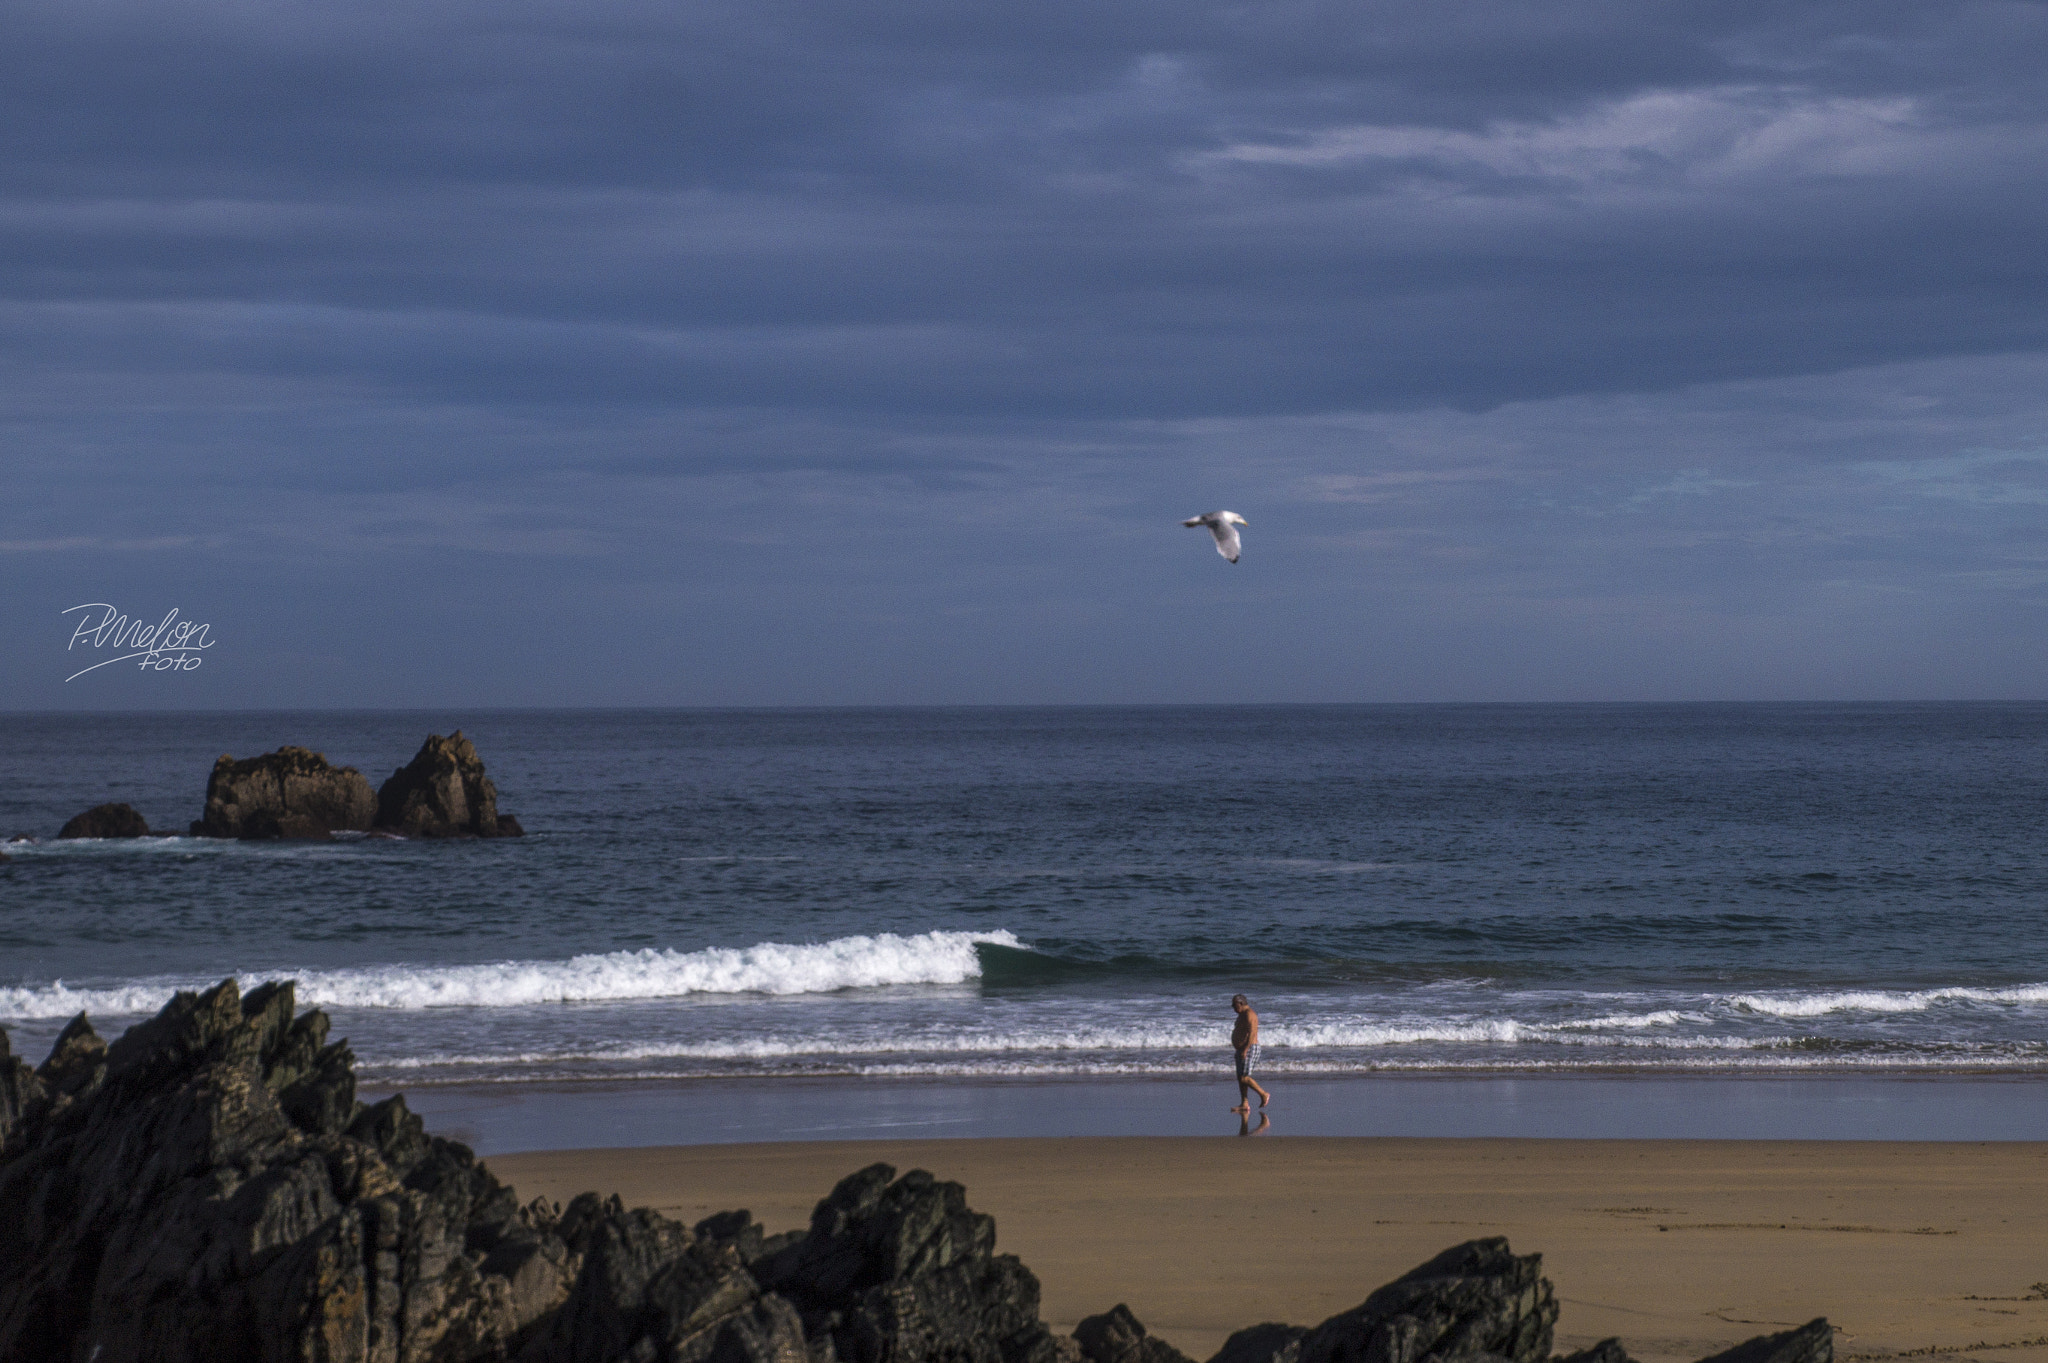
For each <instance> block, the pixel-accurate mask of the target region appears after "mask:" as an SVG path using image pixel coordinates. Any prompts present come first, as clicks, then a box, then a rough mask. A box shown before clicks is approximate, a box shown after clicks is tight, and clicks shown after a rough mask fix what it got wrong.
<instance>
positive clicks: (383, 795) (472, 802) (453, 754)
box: [377, 729, 525, 838]
mask: <svg viewBox="0 0 2048 1363" xmlns="http://www.w3.org/2000/svg"><path fill="white" fill-rule="evenodd" d="M377 827H379V828H385V829H389V830H391V831H392V832H394V833H402V834H404V835H405V836H406V837H409V838H499V837H519V836H521V835H523V834H524V832H525V830H524V829H522V828H521V827H520V826H519V820H517V819H515V818H513V817H512V816H511V815H509V814H500V813H499V812H498V788H497V787H496V786H495V785H492V784H491V778H490V777H488V776H486V775H484V764H483V759H482V758H480V757H478V756H477V755H476V745H475V744H474V743H471V742H470V741H469V740H468V739H466V738H464V737H463V736H462V730H460V729H457V730H456V731H455V732H454V733H453V734H451V735H449V736H448V737H447V738H443V737H441V735H439V734H429V735H428V736H427V741H426V742H424V743H422V744H420V750H419V752H417V753H415V754H414V755H413V759H412V761H410V762H408V763H406V764H405V765H404V766H402V767H400V768H399V769H398V770H397V771H394V772H392V773H391V779H390V780H388V781H386V782H385V783H384V784H383V785H382V786H381V787H379V788H378V791H377Z"/></svg>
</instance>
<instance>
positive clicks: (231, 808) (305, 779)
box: [192, 745, 377, 838]
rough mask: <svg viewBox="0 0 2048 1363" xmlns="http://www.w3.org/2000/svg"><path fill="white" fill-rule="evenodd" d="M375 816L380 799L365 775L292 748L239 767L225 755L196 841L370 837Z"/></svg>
mask: <svg viewBox="0 0 2048 1363" xmlns="http://www.w3.org/2000/svg"><path fill="white" fill-rule="evenodd" d="M376 815H377V797H376V795H375V794H373V793H372V792H371V790H370V782H369V780H368V779H367V778H366V777H364V775H363V774H362V773H361V772H359V771H357V770H356V769H355V768H354V767H336V766H332V765H330V764H329V763H328V761H327V759H326V757H324V756H323V755H321V754H320V753H316V752H313V751H311V750H309V749H306V748H298V747H292V746H289V745H287V746H285V747H282V748H279V749H278V750H277V751H276V752H269V753H264V754H263V755H262V756H261V757H248V758H244V759H242V760H241V761H239V762H237V761H236V760H235V759H234V758H232V757H229V756H226V755H223V756H222V757H221V758H220V759H219V760H218V761H216V762H215V763H214V764H213V773H212V775H210V776H208V777H207V780H206V809H205V812H204V813H203V814H201V815H200V817H199V818H198V819H196V820H194V821H193V823H192V836H194V837H199V838H324V837H327V836H328V835H329V834H330V833H331V832H333V831H334V830H335V829H355V830H360V831H367V830H368V829H369V827H370V823H371V821H372V820H373V819H375V818H376Z"/></svg>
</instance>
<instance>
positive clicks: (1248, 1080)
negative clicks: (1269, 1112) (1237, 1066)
mask: <svg viewBox="0 0 2048 1363" xmlns="http://www.w3.org/2000/svg"><path fill="white" fill-rule="evenodd" d="M1244 1083H1245V1084H1250V1085H1251V1088H1252V1092H1253V1093H1256V1094H1258V1095H1259V1106H1260V1107H1264V1106H1265V1105H1266V1104H1268V1103H1270V1102H1272V1101H1273V1095H1272V1094H1270V1093H1268V1092H1266V1091H1265V1090H1264V1089H1262V1088H1260V1087H1259V1081H1258V1080H1256V1079H1253V1078H1252V1077H1251V1076H1249V1075H1247V1076H1245V1080H1244ZM1239 1087H1240V1088H1242V1087H1243V1085H1239ZM1244 1101H1245V1104H1246V1106H1247V1107H1249V1106H1250V1104H1251V1101H1252V1100H1251V1099H1249V1098H1246V1099H1245V1100H1244Z"/></svg>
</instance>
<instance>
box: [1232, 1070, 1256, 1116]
mask: <svg viewBox="0 0 2048 1363" xmlns="http://www.w3.org/2000/svg"><path fill="white" fill-rule="evenodd" d="M1250 1082H1251V1076H1250V1075H1249V1074H1247V1073H1246V1072H1245V1068H1244V1062H1243V1061H1242V1060H1238V1061H1237V1106H1236V1107H1234V1108H1232V1109H1230V1110H1231V1111H1232V1112H1250V1111H1251V1110H1252V1098H1251V1094H1250V1093H1248V1092H1246V1090H1245V1085H1246V1084H1248V1083H1250Z"/></svg>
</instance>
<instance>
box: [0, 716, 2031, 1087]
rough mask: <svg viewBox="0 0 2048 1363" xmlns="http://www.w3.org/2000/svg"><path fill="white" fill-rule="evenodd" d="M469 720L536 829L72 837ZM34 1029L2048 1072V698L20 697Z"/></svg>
mask: <svg viewBox="0 0 2048 1363" xmlns="http://www.w3.org/2000/svg"><path fill="white" fill-rule="evenodd" d="M456 727H461V728H462V729H463V730H464V731H465V732H466V733H467V734H468V735H469V736H470V737H471V738H472V739H474V740H475V742H476V744H477V747H478V750H479V752H480V753H481V754H482V756H483V758H484V760H485V762H486V763H487V765H488V767H489V770H490V773H491V775H492V777H493V779H494V781H495V782H496V784H497V787H498V791H499V803H500V808H501V809H503V810H505V811H508V812H510V813H513V814H516V815H517V816H518V817H519V818H520V819H521V821H522V822H523V823H524V825H525V827H526V829H527V830H528V832H529V836H528V837H525V838H523V839H508V840H493V841H465V842H444V841H419V842H405V841H388V840H383V839H374V840H372V839H357V840H347V839H344V840H340V841H335V842H331V843H239V842H221V841H208V840H202V839H193V838H187V837H166V838H152V839H145V840H138V841H126V842H122V841H106V842H95V841H74V842H59V841H56V840H55V839H54V834H55V833H56V831H57V829H58V827H59V826H60V825H61V824H62V823H63V822H64V820H65V819H66V818H68V817H69V816H70V815H72V814H75V813H77V812H78V811H80V810H82V809H84V808H86V807H88V806H90V805H93V804H96V803H99V802H101V801H104V800H126V801H128V802H129V803H132V804H134V805H135V806H136V807H137V808H138V809H140V810H141V811H142V812H143V813H144V814H145V815H147V816H148V818H149V820H150V822H151V825H152V826H153V827H168V828H174V829H175V828H182V827H183V826H184V825H185V824H186V823H187V822H189V821H190V820H192V819H193V818H196V817H197V816H198V814H199V812H200V805H201V801H202V796H203V793H204V789H205V783H206V776H207V772H208V770H209V769H210V767H211V765H212V762H213V759H214V758H215V757H216V756H218V755H219V754H221V753H224V752H225V753H232V754H234V755H235V756H237V757H244V756H250V755H254V754H256V753H259V752H263V751H267V750H269V749H272V748H275V747H277V746H278V745H280V744H284V743H296V744H301V745H304V746H307V747H311V748H314V749H317V750H319V751H322V752H324V753H325V754H326V755H327V756H328V757H329V758H330V759H331V760H333V761H335V762H337V763H346V764H349V765H353V766H356V767H358V768H360V769H361V770H362V771H363V772H364V773H365V774H366V775H368V776H369V777H370V779H371V781H372V782H373V783H377V782H380V781H381V780H382V779H383V778H384V777H385V776H387V775H388V774H389V773H390V772H391V770H392V769H393V768H395V767H397V766H399V765H401V764H402V763H404V762H405V761H406V760H408V759H409V758H410V757H411V755H412V754H413V752H414V751H415V750H416V749H417V747H418V746H419V743H420V741H421V740H422V739H423V738H424V737H425V736H426V735H427V734H428V733H429V732H438V733H446V732H448V731H449V730H451V729H453V728H456ZM13 833H19V834H23V835H27V836H28V837H30V838H32V839H34V840H33V841H25V842H14V843H9V844H6V845H5V848H4V850H5V851H6V852H7V853H8V854H9V855H10V857H11V858H12V860H11V861H10V862H9V863H8V864H7V865H5V866H0V898H4V904H5V911H4V915H0V1026H5V1027H6V1028H7V1029H8V1031H9V1032H10V1034H11V1036H12V1038H13V1043H14V1046H15V1048H16V1050H17V1051H19V1052H22V1053H26V1054H29V1055H30V1056H32V1057H39V1056H40V1055H41V1053H42V1051H43V1049H44V1048H46V1047H47V1046H48V1044H49V1042H50V1040H51V1039H52V1038H53V1037H54V1036H55V1034H56V1032H57V1030H58V1029H59V1028H61V1027H62V1025H63V1024H64V1022H65V1021H66V1019H68V1018H69V1017H70V1016H72V1015H73V1014H75V1013H77V1012H79V1011H80V1010H84V1011H86V1012H87V1013H88V1014H89V1015H90V1016H91V1017H92V1019H93V1021H94V1023H95V1025H96V1026H98V1027H99V1028H100V1029H101V1030H102V1031H103V1032H105V1033H108V1034H112V1033H114V1032H118V1031H119V1030H120V1029H121V1028H122V1027H124V1026H125V1025H127V1024H129V1023H131V1022H133V1021H135V1020H136V1019H138V1018H140V1017H142V1016H144V1015H146V1014H148V1013H150V1012H153V1011H154V1010H155V1009H157V1008H158V1007H160V1006H161V1005H162V1004H163V1002H164V1001H165V1000H166V999H167V998H168V997H169V996H170V994H171V993H172V992H173V991H174V990H177V989H182V988H195V987H202V986H205V985H207V984H210V983H212V982H214V981H217V980H219V979H221V978H223V977H225V976H228V975H235V976H239V977H240V978H241V979H242V980H243V982H244V985H245V986H247V985H250V984H253V983H254V982H256V981H258V980H261V979H271V978H279V977H291V978H294V979H296V980H297V981H298V982H299V984H298V989H299V997H300V999H301V1001H302V1002H304V1003H309V1004H318V1005H320V1006H321V1007H323V1008H326V1009H327V1010H328V1011H329V1012H330V1013H331V1014H332V1015H333V1017H334V1020H335V1023H336V1034H337V1035H345V1036H347V1037H348V1039H349V1041H350V1043H351V1045H352V1047H353V1049H354V1050H355V1052H356V1054H357V1056H358V1057H359V1059H360V1062H361V1067H360V1073H361V1075H362V1076H363V1078H364V1081H365V1082H366V1083H367V1084H369V1085H372V1086H377V1085H382V1086H385V1087H402V1088H406V1089H408V1090H414V1091H419V1092H423V1093H424V1092H427V1091H430V1090H433V1089H435V1088H437V1087H443V1086H459V1087H461V1088H462V1089H464V1090H465V1091H474V1090H476V1089H479V1088H483V1089H492V1088H496V1087H500V1086H505V1087H506V1091H507V1092H511V1091H513V1089H514V1088H517V1087H518V1086H534V1085H560V1084H565V1083H582V1082H587V1081H607V1082H609V1083H611V1084H615V1085H617V1084H626V1085H633V1084H640V1085H657V1086H658V1085H662V1084H668V1083H674V1082H677V1081H702V1080H720V1079H747V1080H762V1081H768V1080H783V1081H791V1080H821V1079H832V1078H835V1077H837V1078H846V1077H860V1078H865V1079H876V1078H885V1079H942V1080H954V1081H967V1080H998V1079H1010V1080H1040V1081H1047V1082H1052V1081H1057V1082H1061V1083H1068V1082H1072V1081H1079V1080H1086V1079H1090V1078H1101V1077H1120V1078H1123V1079H1134V1078H1175V1077H1194V1076H1216V1077H1227V1043H1226V1038H1227V1035H1228V1028H1229V1024H1230V1020H1231V1015H1230V1012H1229V1008H1228V1004H1227V1001H1228V999H1229V997H1230V995H1231V994H1232V993H1234V992H1237V991H1240V990H1241V991H1243V992H1245V993H1247V994H1248V995H1250V996H1251V998H1252V1001H1253V1003H1254V1005H1255V1006H1256V1007H1257V1009H1258V1010H1259V1013H1260V1016H1261V1019H1262V1041H1263V1054H1262V1064H1263V1069H1264V1072H1265V1074H1266V1075H1267V1076H1269V1082H1274V1083H1284V1082H1287V1081H1289V1080H1295V1081H1306V1080H1309V1079H1315V1080H1318V1081H1322V1080H1328V1079H1332V1078H1343V1077H1346V1076H1386V1075H1397V1074H1414V1075H1437V1076H1457V1075H1465V1076H1529V1075H1560V1076H1570V1075H1606V1076H1615V1075H1619V1076H1638V1077H1644V1078H1666V1079H1668V1078H1670V1077H1673V1076H1681V1075H1698V1074H1720V1075H1797V1076H1816V1075H1828V1074H1836V1073H1857V1074H1888V1075H1928V1074H1956V1075H1977V1076H1992V1077H2014V1076H2024V1075H2031V1074H2035V1073H2038V1072H2040V1071H2042V1070H2043V1068H2044V1067H2048V705H2040V704H1966V705H1965V704H1913V705H1541V706H1515V705H1500V706H1487V705H1459V706H1355V707H1354V706H1327V707H1323V706H1285V707H1198V708H1171V707H1145V708H1102V709H1088V708H1057V709H1021V708H1019V709H1009V708H1003V709H977V708H962V709H875V710H772V711H748V710H720V711H694V710H690V711H684V710H679V711H584V710H560V711H542V712H477V713H466V714H465V713H453V712H433V713H399V712H350V713H339V712H307V713H279V712H266V713H247V714H211V713H202V714H174V713H159V714H117V715H105V714H93V715H83V714H34V715H28V714H13V715H7V716H0V836H4V835H7V834H13Z"/></svg>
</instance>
